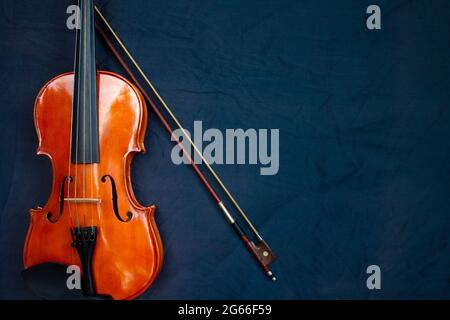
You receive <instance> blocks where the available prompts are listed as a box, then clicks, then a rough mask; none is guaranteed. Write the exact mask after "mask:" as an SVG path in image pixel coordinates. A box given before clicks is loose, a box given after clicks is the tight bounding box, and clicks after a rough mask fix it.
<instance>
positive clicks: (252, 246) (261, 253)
mask: <svg viewBox="0 0 450 320" xmlns="http://www.w3.org/2000/svg"><path fill="white" fill-rule="evenodd" d="M95 11H96V13H97V15H98V16H99V17H100V19H101V20H102V21H103V23H104V24H105V26H106V27H107V29H108V30H109V32H110V33H111V35H112V36H113V37H114V39H115V40H116V42H117V43H118V44H119V46H120V47H121V48H122V50H123V51H124V52H125V54H126V55H127V56H128V58H129V59H130V61H131V62H132V63H133V65H134V67H135V68H136V69H137V70H138V72H139V73H140V75H141V76H142V78H143V79H144V80H145V82H146V83H147V85H148V87H149V88H150V89H151V91H152V92H153V94H154V95H155V96H156V97H157V99H158V100H159V102H160V103H161V105H162V106H163V107H164V109H165V110H166V112H167V113H168V114H169V115H170V117H171V119H172V120H173V121H174V122H175V124H176V125H177V127H178V128H179V129H180V131H181V132H182V133H183V138H185V139H186V140H188V142H189V143H190V145H191V146H192V148H193V149H194V151H195V152H196V154H197V155H198V156H199V157H200V158H201V159H202V161H203V163H204V164H205V165H206V167H207V168H208V170H209V172H210V173H211V175H212V176H213V177H214V179H215V180H216V182H217V183H218V185H219V186H220V187H221V188H222V190H223V191H224V192H225V194H226V195H227V196H228V198H229V199H230V201H231V202H232V203H233V205H234V206H235V208H236V209H237V211H238V212H239V214H240V215H241V216H242V218H243V219H244V221H245V222H246V223H247V225H248V227H249V228H250V229H251V230H252V232H253V234H254V236H255V238H256V243H255V242H254V241H252V240H250V238H249V237H248V236H247V234H246V232H245V231H244V229H243V228H242V227H241V226H240V225H239V223H238V222H237V221H236V219H235V218H234V217H233V216H232V214H231V213H230V211H229V210H228V209H227V208H226V207H225V204H224V203H223V201H222V199H221V198H220V197H219V195H218V194H217V192H216V191H215V190H214V188H213V186H212V185H211V184H210V183H209V181H208V179H207V178H206V177H205V175H204V174H203V172H202V171H201V170H200V168H199V167H198V166H197V164H196V163H195V162H194V161H193V160H192V158H191V156H190V153H189V152H188V151H187V150H186V149H185V147H184V145H183V143H182V142H181V140H180V138H179V137H177V136H176V135H175V133H174V129H173V128H172V126H171V125H170V124H169V122H168V121H167V119H166V118H165V116H164V115H163V113H162V112H161V111H160V110H159V109H158V107H157V106H156V104H155V103H154V101H153V100H152V99H151V98H150V95H149V94H148V93H147V91H146V90H145V89H144V87H143V86H142V85H141V83H140V82H139V81H138V79H137V77H136V76H135V74H134V73H133V72H132V71H131V68H130V67H129V66H128V64H127V63H126V62H125V60H124V59H123V58H122V57H121V55H120V54H119V52H118V51H117V49H116V48H115V46H114V44H113V43H112V41H111V40H110V39H109V38H108V36H107V34H106V32H105V31H104V30H103V29H102V28H101V27H100V25H99V24H97V23H96V25H95V27H96V29H97V32H98V33H99V34H100V35H101V36H102V38H103V40H104V41H105V43H106V45H107V46H108V48H109V49H110V50H111V52H112V53H113V55H114V56H115V57H116V59H117V60H118V62H119V63H120V64H121V65H122V67H123V68H124V69H125V71H126V72H127V73H128V75H129V76H130V77H131V79H132V80H133V81H134V84H135V85H136V86H137V87H138V88H139V89H140V90H141V92H142V94H143V95H144V98H145V99H146V101H147V102H148V104H149V105H150V107H151V108H152V110H153V111H154V113H155V114H156V116H157V118H158V119H159V120H160V121H161V123H162V125H163V126H164V128H165V129H166V130H167V132H168V133H169V134H170V136H171V137H173V138H174V140H175V142H176V143H177V145H178V147H179V148H180V149H181V150H182V153H183V156H184V157H186V159H187V160H188V163H189V164H190V165H191V168H192V169H193V170H194V172H195V174H196V175H197V177H198V178H199V179H200V181H201V182H202V183H203V185H204V186H205V187H206V189H207V191H208V192H209V194H210V195H211V197H212V198H213V199H214V201H215V202H216V204H217V205H218V207H219V208H220V210H221V211H222V213H223V215H224V216H225V218H226V220H227V221H228V223H229V224H230V225H231V226H232V227H233V229H234V231H235V232H236V234H237V235H238V236H239V238H240V239H241V240H242V241H243V243H244V244H245V246H246V247H247V249H248V250H249V251H250V253H251V254H252V255H253V256H254V257H255V259H256V260H257V261H258V263H259V265H260V266H261V268H262V269H263V270H264V272H265V274H266V275H267V276H268V277H269V278H270V279H272V280H274V281H275V280H276V278H275V275H274V274H273V272H272V271H271V270H270V269H269V264H270V263H271V262H272V261H273V260H275V255H274V254H273V252H272V250H271V249H270V247H269V246H268V244H267V243H266V242H265V241H264V239H263V238H262V237H261V235H260V233H259V232H258V230H257V229H256V228H255V226H254V225H253V223H252V222H251V221H250V219H249V218H248V216H247V215H246V214H245V212H244V211H243V210H242V208H241V207H240V206H239V204H238V203H237V201H236V200H235V198H234V197H233V195H232V194H231V193H230V191H229V190H228V188H227V187H226V186H225V184H224V183H223V182H222V180H221V179H220V177H219V176H218V175H217V173H216V172H215V170H214V169H213V168H212V167H211V165H210V164H209V162H208V161H207V160H206V159H205V158H204V157H203V154H202V153H201V152H200V150H199V149H198V148H197V146H196V145H195V144H194V142H193V141H192V140H191V138H190V137H189V135H188V134H186V131H185V129H184V127H183V126H182V125H181V123H180V122H179V121H178V119H177V117H176V116H175V114H174V113H173V112H172V110H171V109H170V108H169V106H168V105H167V104H166V102H165V101H164V100H163V98H162V97H161V96H160V94H159V93H158V91H157V90H156V88H155V87H154V86H153V84H152V83H151V82H150V80H149V78H148V77H147V75H146V74H145V73H144V71H143V70H142V69H141V67H140V66H139V64H138V63H137V62H136V60H135V59H134V57H133V56H132V55H131V53H130V52H129V51H128V49H127V48H126V46H125V45H124V43H123V42H122V40H121V39H120V38H119V36H118V35H117V33H116V32H115V31H114V30H113V28H112V27H111V25H110V24H109V22H108V20H107V19H106V18H105V17H104V15H103V14H102V13H101V11H100V10H99V9H98V8H97V7H95Z"/></svg>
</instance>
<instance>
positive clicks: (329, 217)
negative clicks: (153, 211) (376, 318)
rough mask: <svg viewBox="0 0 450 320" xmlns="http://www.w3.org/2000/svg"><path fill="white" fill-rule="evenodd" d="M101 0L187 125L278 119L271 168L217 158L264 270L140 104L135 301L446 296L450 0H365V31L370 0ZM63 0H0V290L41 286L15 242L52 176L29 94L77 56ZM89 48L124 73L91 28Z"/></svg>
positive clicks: (16, 294)
mask: <svg viewBox="0 0 450 320" xmlns="http://www.w3.org/2000/svg"><path fill="white" fill-rule="evenodd" d="M97 3H98V5H99V6H100V7H101V8H102V10H103V12H104V14H105V15H106V16H107V17H108V18H109V20H110V22H111V23H112V25H113V26H114V28H115V29H116V30H117V31H118V33H119V34H120V36H121V37H122V38H123V40H124V41H125V43H126V44H127V45H128V46H129V49H130V50H131V51H132V52H133V53H134V55H135V57H136V59H137V60H138V61H139V63H140V64H141V66H142V68H143V69H144V70H145V71H146V72H148V74H149V76H150V78H151V79H152V81H153V82H154V84H155V86H156V87H157V88H158V89H159V90H160V92H161V94H162V95H163V96H164V97H165V99H166V101H167V103H168V104H169V105H170V106H172V108H173V110H174V112H175V113H176V115H177V116H178V117H179V119H180V120H181V122H182V123H183V124H184V126H185V127H186V128H187V129H189V130H192V128H193V124H194V121H195V120H202V121H203V127H204V128H218V129H220V130H225V129H226V128H243V129H248V128H255V129H259V128H262V129H280V170H279V172H278V174H277V175H274V176H261V175H260V172H259V168H260V167H259V166H258V165H215V166H214V168H215V169H216V170H217V172H218V174H219V175H220V176H221V177H223V180H224V182H225V183H226V184H227V185H228V186H229V188H230V190H231V191H232V193H233V194H234V195H235V196H236V198H237V199H238V201H239V203H240V204H241V206H242V207H243V208H244V209H245V210H246V211H247V212H248V214H249V216H250V217H251V218H252V219H253V221H254V223H255V224H256V226H258V227H259V228H260V231H261V233H262V234H263V235H264V237H265V238H266V240H267V241H268V242H269V243H270V245H271V246H272V248H273V250H274V251H275V253H276V254H277V255H278V260H277V262H276V263H274V264H273V270H274V272H275V273H276V274H277V277H278V281H277V282H275V283H272V282H270V281H269V280H267V279H266V278H265V277H264V275H263V273H262V272H260V270H259V269H258V267H257V265H256V264H255V262H254V261H253V258H252V257H251V256H250V254H249V253H248V252H247V251H246V249H245V247H244V246H243V245H242V243H241V242H240V241H239V240H238V239H237V238H236V236H235V235H234V234H233V231H232V229H231V228H230V227H229V226H228V225H227V223H226V222H225V220H224V219H223V218H222V217H221V213H220V211H219V210H218V208H217V207H216V205H215V203H214V202H213V201H212V200H211V198H210V197H209V195H208V194H207V193H206V192H205V190H204V188H203V187H202V185H201V184H200V182H199V181H198V179H197V177H196V176H195V175H194V174H193V173H192V172H191V169H190V168H189V167H188V166H183V165H182V166H176V165H174V164H173V163H172V162H171V157H170V156H171V151H172V147H173V145H172V143H171V141H170V139H169V138H168V135H167V133H166V132H165V131H164V129H163V127H162V126H161V125H160V123H159V122H158V120H157V119H156V117H155V116H154V115H153V114H152V112H149V128H148V131H147V134H146V139H145V144H146V147H147V149H148V153H147V154H145V155H138V156H137V157H136V158H135V160H134V162H133V164H132V182H133V188H134V191H135V194H136V196H137V198H138V200H139V201H140V202H141V203H142V204H144V205H150V204H156V205H157V215H156V221H157V225H158V227H159V230H160V232H161V236H162V240H163V243H164V249H165V260H164V266H163V269H162V272H161V274H160V275H159V277H158V278H157V280H156V281H155V283H154V284H153V285H152V286H151V288H150V289H149V290H148V291H147V292H146V293H145V294H143V295H142V296H141V299H341V298H357V299H368V298H372V299H374V298H382V299H391V298H401V299H406V298H423V299H428V298H450V284H449V278H450V252H449V240H450V233H449V230H450V217H449V212H450V197H449V193H450V188H449V187H450V161H449V160H450V141H449V137H450V110H449V108H450V105H449V100H450V99H449V98H450V90H449V81H450V59H449V49H450V42H449V36H450V24H449V19H448V12H450V4H449V2H448V1H419V0H417V1H400V0H399V1H392V0H391V1H387V0H380V1H377V4H378V5H379V6H380V8H381V13H382V29H381V30H376V31H369V30H368V29H367V28H366V18H367V17H368V15H367V14H366V8H367V6H369V5H370V4H372V1H348V0H345V1H293V0H280V1H274V0H271V1H268V0H262V1H257V0H248V1H238V0H226V1H225V0H220V1H200V0H196V1H183V0H177V1H161V0H152V1H148V0H110V1H97ZM70 4H72V2H71V1H66V0H57V1H56V0H55V1H50V0H39V1H37V0H26V1H25V0H19V1H18V0H2V1H1V3H0V48H1V50H0V71H1V72H0V79H1V83H2V86H1V93H0V106H1V108H0V126H1V135H0V146H1V158H2V160H1V161H0V169H1V180H0V206H1V211H0V212H1V216H0V298H8V299H10V298H25V299H35V298H36V296H34V295H33V294H32V293H31V292H30V291H29V290H28V289H27V288H26V286H25V284H24V283H23V281H22V279H21V277H20V272H21V270H22V268H23V266H22V248H23V244H24V238H25V235H26V230H27V227H28V222H29V216H28V211H29V208H32V207H36V206H37V205H41V206H42V205H43V204H45V202H46V200H47V198H48V196H49V192H50V189H51V181H52V180H51V179H52V178H51V168H50V162H49V161H48V160H47V159H46V158H45V157H38V156H36V155H35V150H36V147H37V137H36V133H35V129H34V124H33V104H34V100H35V97H36V95H37V93H38V91H39V90H40V88H41V87H42V86H43V85H44V84H45V83H46V82H47V81H48V80H50V79H51V78H53V77H54V76H56V75H58V74H61V73H64V72H67V71H71V70H73V54H74V39H75V38H74V32H73V31H70V30H68V29H67V28H66V19H67V17H68V16H67V14H66V8H67V7H68V6H69V5H70ZM97 62H98V67H99V69H104V70H110V71H113V72H117V73H119V74H124V72H123V70H122V69H121V68H120V66H119V65H118V64H117V62H116V61H115V59H114V58H113V56H112V55H111V54H110V53H109V52H108V50H107V49H106V48H105V46H104V45H103V43H102V42H100V41H97ZM224 199H225V196H224ZM230 208H231V205H230ZM369 265H378V266H380V268H381V272H382V277H381V281H382V282H381V285H382V289H381V290H372V291H371V290H368V289H367V287H366V279H367V276H368V275H367V274H366V269H367V267H368V266H369Z"/></svg>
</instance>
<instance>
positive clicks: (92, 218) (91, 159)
mask: <svg viewBox="0 0 450 320" xmlns="http://www.w3.org/2000/svg"><path fill="white" fill-rule="evenodd" d="M92 9H93V8H89V15H90V17H89V19H90V20H91V21H92V25H91V28H93V23H94V16H93V15H94V12H93V10H92ZM89 32H91V34H92V36H93V38H94V39H91V45H92V42H94V46H92V55H93V56H94V65H95V33H94V32H92V30H89ZM89 62H90V63H92V59H90V60H89ZM95 70H96V69H95ZM96 79H97V70H96V71H95V75H94V79H91V81H93V82H94V83H93V85H92V83H91V88H93V90H94V93H97V90H95V88H96V85H97V81H96ZM96 100H97V94H93V93H92V92H91V95H90V104H89V134H90V135H89V140H90V141H89V152H90V167H91V170H90V171H91V172H90V189H91V190H90V197H91V198H94V197H95V195H94V194H93V190H94V183H93V182H94V180H93V179H94V163H93V155H92V149H93V137H92V104H93V103H94V102H95V101H96ZM94 106H95V105H94ZM97 206H98V205H96V208H97ZM89 208H90V214H91V227H92V232H93V231H94V212H93V211H96V210H93V208H94V206H92V205H91V206H90V207H89Z"/></svg>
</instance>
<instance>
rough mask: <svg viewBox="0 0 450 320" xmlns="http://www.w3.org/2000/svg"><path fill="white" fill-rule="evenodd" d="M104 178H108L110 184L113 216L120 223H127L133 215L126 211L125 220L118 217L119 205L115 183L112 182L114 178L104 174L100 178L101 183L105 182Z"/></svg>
mask: <svg viewBox="0 0 450 320" xmlns="http://www.w3.org/2000/svg"><path fill="white" fill-rule="evenodd" d="M106 178H108V179H109V181H110V182H111V193H112V204H113V210H114V214H115V215H116V218H117V219H118V220H119V221H120V222H128V221H130V220H131V218H132V217H133V214H132V213H131V212H130V211H128V212H127V213H126V216H127V218H126V219H123V218H122V217H121V216H120V213H119V205H118V203H117V189H116V183H115V181H114V178H113V177H111V176H110V175H109V174H105V175H104V176H103V177H102V182H103V183H105V182H106Z"/></svg>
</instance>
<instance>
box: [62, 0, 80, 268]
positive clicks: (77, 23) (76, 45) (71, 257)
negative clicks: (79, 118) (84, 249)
mask: <svg viewBox="0 0 450 320" xmlns="http://www.w3.org/2000/svg"><path fill="white" fill-rule="evenodd" d="M79 5H80V1H79V0H78V1H77V6H78V7H79ZM79 26H80V22H79V15H77V16H76V17H75V46H74V48H75V50H74V51H75V54H74V58H73V72H74V75H73V79H74V81H73V85H74V89H75V72H76V69H77V48H78V33H79V29H78V28H79ZM73 99H75V90H74V91H73V94H72V105H71V108H70V110H71V111H70V137H69V175H68V178H67V199H70V188H71V187H72V186H75V187H76V184H75V183H74V181H73V179H72V174H71V171H72V151H73V150H72V136H73V114H74V112H73V108H74V103H73ZM67 206H68V211H69V221H70V224H71V226H74V220H73V215H72V204H71V203H70V201H67ZM61 214H62V212H61ZM70 261H74V255H73V250H70Z"/></svg>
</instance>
